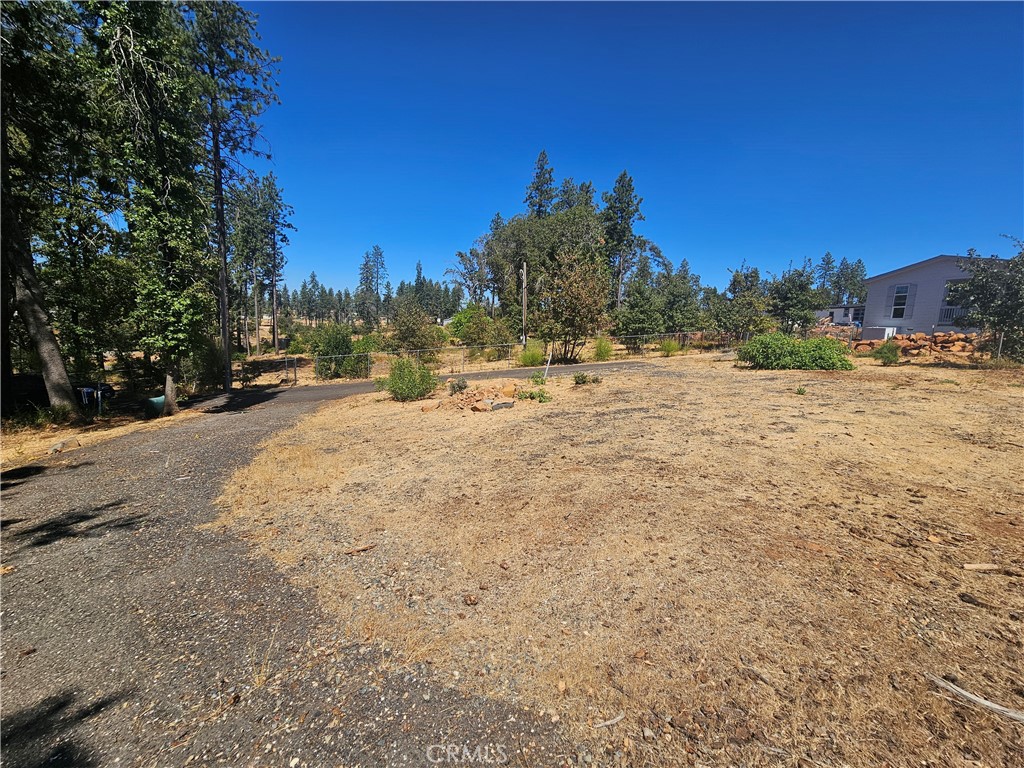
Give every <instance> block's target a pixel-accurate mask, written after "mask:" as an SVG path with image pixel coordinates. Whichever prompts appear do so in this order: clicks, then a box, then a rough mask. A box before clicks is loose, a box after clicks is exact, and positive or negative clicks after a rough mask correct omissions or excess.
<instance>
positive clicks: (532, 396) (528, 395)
mask: <svg viewBox="0 0 1024 768" xmlns="http://www.w3.org/2000/svg"><path fill="white" fill-rule="evenodd" d="M516 398H518V399H519V400H536V401H537V402H538V403H550V402H551V393H549V392H548V391H547V390H546V389H544V388H543V387H541V388H540V389H531V390H530V391H525V390H524V391H522V392H517V393H516Z"/></svg>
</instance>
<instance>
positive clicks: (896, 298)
mask: <svg viewBox="0 0 1024 768" xmlns="http://www.w3.org/2000/svg"><path fill="white" fill-rule="evenodd" d="M909 295H910V286H909V285H897V286H896V293H895V294H894V295H893V297H892V315H891V317H893V318H895V319H899V318H902V317H903V315H904V314H906V311H907V296H909Z"/></svg>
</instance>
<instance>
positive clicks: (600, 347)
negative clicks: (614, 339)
mask: <svg viewBox="0 0 1024 768" xmlns="http://www.w3.org/2000/svg"><path fill="white" fill-rule="evenodd" d="M611 359H612V343H611V342H610V341H608V339H606V338H605V337H604V336H598V337H597V340H596V341H594V360H596V361H597V362H599V363H603V362H605V361H606V360H611Z"/></svg>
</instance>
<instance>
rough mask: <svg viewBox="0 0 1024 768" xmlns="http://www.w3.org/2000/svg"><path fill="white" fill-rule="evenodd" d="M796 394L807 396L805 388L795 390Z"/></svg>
mask: <svg viewBox="0 0 1024 768" xmlns="http://www.w3.org/2000/svg"><path fill="white" fill-rule="evenodd" d="M796 393H797V394H798V395H806V394H807V387H797V388H796Z"/></svg>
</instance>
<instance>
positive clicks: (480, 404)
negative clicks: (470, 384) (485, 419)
mask: <svg viewBox="0 0 1024 768" xmlns="http://www.w3.org/2000/svg"><path fill="white" fill-rule="evenodd" d="M470 410H471V411H474V412H475V413H485V412H486V411H489V410H491V404H490V403H489V402H487V401H486V400H477V401H476V402H475V403H473V405H472V406H470Z"/></svg>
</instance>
